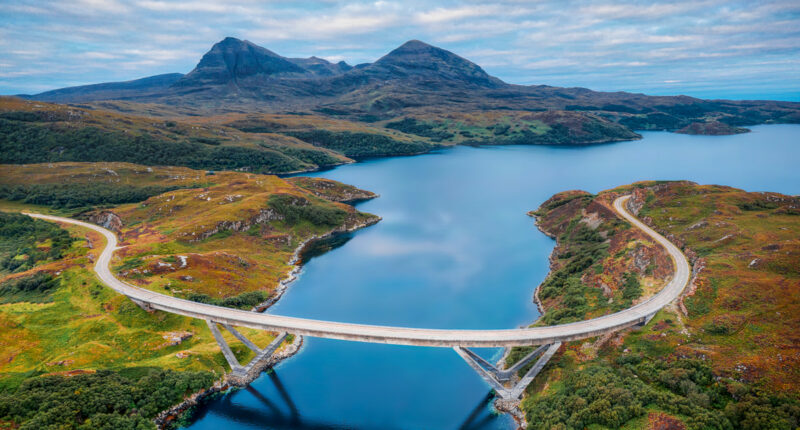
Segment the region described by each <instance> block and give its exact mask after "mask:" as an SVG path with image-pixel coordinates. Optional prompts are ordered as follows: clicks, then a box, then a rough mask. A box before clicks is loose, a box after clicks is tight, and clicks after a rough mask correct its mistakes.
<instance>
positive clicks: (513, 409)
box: [492, 211, 558, 430]
mask: <svg viewBox="0 0 800 430" xmlns="http://www.w3.org/2000/svg"><path fill="white" fill-rule="evenodd" d="M533 212H534V211H530V212H528V216H529V217H531V218H533V220H534V221H533V222H534V225H535V226H536V228H537V229H538V230H539V231H540V232H542V234H544V235H545V236H547V237H549V238H551V239H553V240H555V241H556V244H555V245H554V246H553V250H552V251H550V255H549V256H548V260H549V261H551V262H552V261H553V255H554V254H555V252H556V247H558V240H557V239H556V237H555V236H554V235H552V234H550V233H548V232H546V231H545V230H544V229H542V226H541V225H540V224H539V218H538V217H537V216H536V215H534V214H533ZM551 273H552V270H548V272H547V276H545V277H544V279H542V282H539V284H538V285H537V286H536V287H535V288H534V289H533V303H534V304H535V305H536V309H537V310H538V311H539V316H538V317H537V318H536V319H535V320H533V322H531V323H530V324H529V325H533V324H536V322H538V321H539V320H540V319H542V317H543V316H544V314H545V309H544V304H543V303H542V301H541V300H540V299H539V289H540V288H541V286H542V284H544V281H546V280H547V278H548V277H549V276H550V274H551ZM509 353H511V348H505V350H504V351H503V355H502V356H501V357H500V359H499V360H498V361H497V363H495V366H497V367H498V368H502V369H505V368H506V357H508V354H509ZM521 402H522V400H521V399H520V400H517V401H508V400H503V399H500V398H495V400H494V402H493V403H492V404H493V406H494V408H495V409H496V410H497V411H498V412H502V413H504V414H508V415H511V418H512V419H513V420H514V422H515V423H516V424H517V430H524V429H526V428H528V421H527V420H526V419H525V413H524V412H522V409H520V407H519V405H520V403H521Z"/></svg>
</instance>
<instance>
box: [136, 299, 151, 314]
mask: <svg viewBox="0 0 800 430" xmlns="http://www.w3.org/2000/svg"><path fill="white" fill-rule="evenodd" d="M131 301H132V302H133V303H136V305H137V306H139V307H140V308H142V309H144V310H145V311H147V312H155V309H153V307H152V306H150V303H145V302H143V301H141V300H136V299H131Z"/></svg>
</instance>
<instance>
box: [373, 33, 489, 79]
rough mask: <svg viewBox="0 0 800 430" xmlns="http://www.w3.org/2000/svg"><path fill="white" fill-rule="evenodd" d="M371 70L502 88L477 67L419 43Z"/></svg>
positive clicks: (399, 49)
mask: <svg viewBox="0 0 800 430" xmlns="http://www.w3.org/2000/svg"><path fill="white" fill-rule="evenodd" d="M368 68H370V69H373V70H374V71H381V72H384V73H385V72H389V73H390V74H392V75H394V76H397V77H406V76H416V77H419V78H423V79H437V80H446V81H461V82H468V83H471V84H475V85H479V86H484V87H497V86H500V85H502V82H501V81H500V80H499V79H497V78H494V77H492V76H490V75H489V74H488V73H486V72H485V71H484V70H483V69H482V68H481V67H480V66H478V65H477V64H475V63H473V62H471V61H469V60H467V59H465V58H463V57H460V56H458V55H456V54H454V53H452V52H450V51H448V50H446V49H442V48H439V47H436V46H433V45H429V44H427V43H425V42H422V41H420V40H416V39H414V40H409V41H408V42H406V43H404V44H402V45H400V46H399V47H397V48H395V49H394V50H393V51H392V52H389V53H388V54H386V55H385V56H383V57H381V58H380V59H379V60H378V61H376V62H375V63H373V64H372V65H371V66H369V67H368Z"/></svg>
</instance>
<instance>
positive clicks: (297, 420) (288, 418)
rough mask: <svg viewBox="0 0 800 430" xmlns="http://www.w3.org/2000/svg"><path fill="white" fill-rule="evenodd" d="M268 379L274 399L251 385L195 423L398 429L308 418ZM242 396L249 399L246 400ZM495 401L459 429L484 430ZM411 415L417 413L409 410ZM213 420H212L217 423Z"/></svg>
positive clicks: (295, 429)
mask: <svg viewBox="0 0 800 430" xmlns="http://www.w3.org/2000/svg"><path fill="white" fill-rule="evenodd" d="M267 376H268V378H269V380H270V382H271V383H272V387H274V388H275V393H276V394H277V395H275V396H274V398H271V397H273V396H269V395H265V394H263V393H262V392H261V391H259V390H258V389H256V388H254V387H253V386H247V387H246V388H244V389H243V390H239V391H233V392H229V393H226V394H223V395H222V397H221V398H219V399H217V400H215V401H212V402H210V403H209V404H206V405H204V406H201V407H200V408H199V409H198V412H197V413H196V414H195V415H194V416H193V417H192V421H193V422H198V421H201V420H202V419H203V418H212V417H211V416H213V418H217V419H218V420H221V421H223V422H228V423H230V422H235V423H237V424H238V425H239V426H244V427H249V428H260V429H261V428H266V429H274V430H284V429H285V430H289V429H292V430H342V429H353V430H355V429H358V430H371V429H394V428H397V427H394V425H393V424H392V423H384V424H380V425H370V426H357V425H352V424H345V423H330V422H324V421H320V420H314V419H309V418H304V417H303V415H302V414H301V413H300V410H299V409H298V406H297V404H296V403H295V402H294V400H293V399H292V397H291V395H290V394H289V391H288V390H287V389H286V386H285V385H284V384H283V382H282V381H281V379H280V377H279V376H278V373H277V372H276V371H275V370H272V371H269V372H268V373H267ZM240 396H247V397H249V398H246V399H244V398H241V397H240ZM493 400H494V395H493V394H492V393H491V392H488V393H487V394H486V396H484V397H482V398H481V399H480V401H479V402H478V403H477V404H476V405H475V407H474V408H472V410H470V411H469V413H468V415H467V416H466V418H465V419H464V421H463V422H462V423H461V424H460V425H459V426H458V427H456V428H458V430H480V429H483V428H484V426H486V425H488V424H490V423H491V422H492V421H493V420H494V419H496V418H497V413H496V412H494V411H493V409H492V407H491V404H492V401H493ZM387 401H391V400H387ZM409 413H413V412H411V411H409ZM213 418H212V421H217V420H214V419H213ZM221 424H222V422H221Z"/></svg>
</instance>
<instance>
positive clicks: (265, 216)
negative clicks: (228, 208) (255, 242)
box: [184, 208, 283, 242]
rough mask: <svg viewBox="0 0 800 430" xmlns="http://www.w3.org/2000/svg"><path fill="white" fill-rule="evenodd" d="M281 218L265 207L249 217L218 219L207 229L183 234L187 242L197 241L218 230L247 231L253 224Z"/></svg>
mask: <svg viewBox="0 0 800 430" xmlns="http://www.w3.org/2000/svg"><path fill="white" fill-rule="evenodd" d="M282 219H283V215H281V214H279V213H278V212H276V211H275V210H274V209H272V208H266V209H261V210H259V211H258V214H256V215H255V216H253V217H251V218H249V219H242V220H232V221H220V222H218V223H217V224H215V225H214V226H213V227H211V228H209V229H206V230H203V231H201V232H199V233H198V232H195V231H193V232H189V233H186V234H185V235H184V236H185V237H186V238H187V239H188V240H189V242H198V241H201V240H203V239H208V238H209V237H211V236H213V235H215V234H217V233H219V232H220V231H224V230H231V231H236V232H243V231H247V230H248V229H249V228H250V227H252V226H254V225H259V224H266V223H268V222H270V221H276V220H282Z"/></svg>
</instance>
